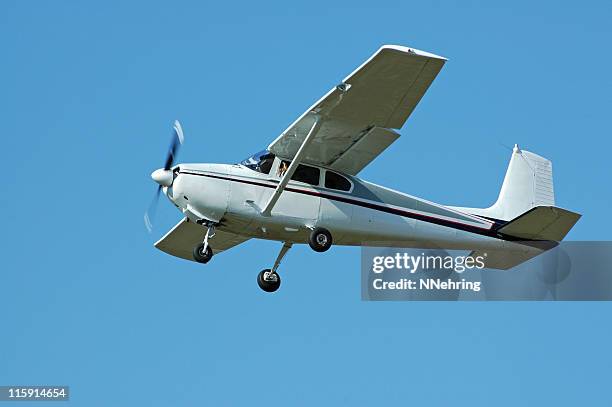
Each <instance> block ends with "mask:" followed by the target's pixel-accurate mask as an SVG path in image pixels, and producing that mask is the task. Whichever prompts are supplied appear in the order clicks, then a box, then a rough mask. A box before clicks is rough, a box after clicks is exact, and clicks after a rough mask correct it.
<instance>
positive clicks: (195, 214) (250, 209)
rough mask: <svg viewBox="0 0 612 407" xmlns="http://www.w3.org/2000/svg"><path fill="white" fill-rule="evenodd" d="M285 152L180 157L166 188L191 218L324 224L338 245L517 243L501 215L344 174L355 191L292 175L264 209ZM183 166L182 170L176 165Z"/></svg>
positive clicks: (274, 230)
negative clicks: (246, 160) (270, 159)
mask: <svg viewBox="0 0 612 407" xmlns="http://www.w3.org/2000/svg"><path fill="white" fill-rule="evenodd" d="M279 165H280V160H279V159H278V158H276V159H275V162H274V165H273V166H272V168H271V170H270V171H269V174H264V173H261V172H257V171H255V170H253V169H250V168H247V167H245V166H243V165H239V164H235V165H228V164H181V165H178V166H176V167H175V172H176V175H175V179H174V183H173V185H172V186H171V187H170V188H164V191H165V193H166V195H167V196H168V198H169V199H170V200H171V201H172V202H173V203H174V204H175V205H176V206H177V207H178V208H179V209H180V210H181V211H182V212H183V213H184V214H185V215H186V216H187V217H189V218H190V219H191V220H192V221H194V222H197V221H202V220H207V221H212V222H214V223H217V224H218V228H219V229H220V230H227V231H228V232H232V233H235V234H239V235H242V236H246V237H253V238H260V239H269V240H278V241H286V242H292V243H305V242H306V241H307V239H308V235H309V233H310V231H311V230H312V229H313V228H315V227H324V228H326V229H328V230H329V231H331V232H332V234H333V240H334V244H336V245H373V246H391V245H401V246H403V247H419V248H445V249H465V250H478V249H487V248H491V249H493V248H495V249H499V248H504V247H507V246H509V245H514V244H513V243H512V242H507V241H504V240H503V239H500V238H498V237H497V236H495V232H494V226H495V221H493V220H489V219H485V218H482V217H478V216H474V215H471V214H467V213H463V212H460V211H457V210H455V209H451V208H449V207H446V206H443V205H439V204H435V203H432V202H429V201H426V200H422V199H419V198H416V197H413V196H410V195H407V194H403V193H401V192H397V191H393V190H390V189H388V188H384V187H381V186H378V185H375V184H372V183H369V182H366V181H363V180H360V179H359V178H357V177H353V176H347V175H343V176H344V177H345V178H346V179H348V180H349V181H350V183H351V188H350V190H349V191H339V190H335V189H333V188H326V187H325V182H324V180H325V176H326V175H325V174H326V172H327V171H331V170H328V169H325V168H321V167H316V168H319V170H320V181H319V184H318V185H310V184H307V183H304V182H298V181H293V180H291V181H290V182H289V184H288V187H287V188H286V190H285V191H284V192H283V193H282V195H281V197H280V199H279V200H278V202H277V204H276V205H275V206H274V208H273V210H272V212H271V215H270V216H264V215H262V214H261V208H262V207H263V206H264V205H265V204H266V202H267V201H268V199H269V197H270V196H271V195H272V193H273V192H274V189H275V188H276V185H277V184H278V182H279V180H280V175H279V174H278V168H279ZM177 169H178V171H176V170H177Z"/></svg>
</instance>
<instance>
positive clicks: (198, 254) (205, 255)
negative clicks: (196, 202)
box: [193, 223, 215, 264]
mask: <svg viewBox="0 0 612 407" xmlns="http://www.w3.org/2000/svg"><path fill="white" fill-rule="evenodd" d="M214 236H215V225H214V224H212V223H211V224H208V225H207V229H206V235H204V241H203V242H202V243H200V244H199V245H197V246H196V247H194V248H193V259H194V260H195V261H197V262H198V263H203V264H206V263H208V262H209V261H210V259H212V256H213V251H212V248H211V247H210V246H209V245H208V239H210V238H212V237H214Z"/></svg>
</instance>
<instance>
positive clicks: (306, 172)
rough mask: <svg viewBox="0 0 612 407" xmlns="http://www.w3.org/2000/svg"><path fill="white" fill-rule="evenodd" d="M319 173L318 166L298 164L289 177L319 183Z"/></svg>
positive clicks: (311, 183)
mask: <svg viewBox="0 0 612 407" xmlns="http://www.w3.org/2000/svg"><path fill="white" fill-rule="evenodd" d="M319 174H320V170H319V169H318V168H315V167H309V166H306V165H298V167H297V170H295V172H294V173H293V176H292V177H291V179H292V180H294V181H300V182H305V183H307V184H310V185H319Z"/></svg>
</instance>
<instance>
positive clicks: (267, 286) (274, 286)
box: [257, 269, 281, 293]
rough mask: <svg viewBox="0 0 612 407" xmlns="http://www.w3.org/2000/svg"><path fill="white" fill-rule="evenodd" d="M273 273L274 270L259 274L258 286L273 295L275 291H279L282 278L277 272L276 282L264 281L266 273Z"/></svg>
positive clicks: (263, 271)
mask: <svg viewBox="0 0 612 407" xmlns="http://www.w3.org/2000/svg"><path fill="white" fill-rule="evenodd" d="M271 271H272V270H270V269H265V270H262V271H260V272H259V274H257V285H258V286H259V288H261V289H262V290H264V291H265V292H267V293H273V292H274V291H276V290H278V287H280V285H281V278H280V276H279V275H278V274H277V273H276V272H274V274H273V276H274V280H265V279H264V273H269V272H271Z"/></svg>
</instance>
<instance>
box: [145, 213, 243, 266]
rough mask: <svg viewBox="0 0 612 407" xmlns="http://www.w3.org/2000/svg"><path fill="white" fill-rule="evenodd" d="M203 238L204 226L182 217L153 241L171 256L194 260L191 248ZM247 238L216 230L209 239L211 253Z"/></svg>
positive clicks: (228, 247)
mask: <svg viewBox="0 0 612 407" xmlns="http://www.w3.org/2000/svg"><path fill="white" fill-rule="evenodd" d="M203 238H204V228H203V227H202V226H200V225H196V224H195V223H193V222H189V220H188V219H187V218H184V219H183V220H181V221H180V222H179V223H177V224H176V226H174V227H173V228H172V229H171V230H170V231H169V232H168V233H166V235H165V236H164V237H162V238H161V239H159V240H158V241H157V242H156V243H155V247H156V248H158V249H159V250H161V251H163V252H165V253H168V254H170V255H172V256H175V257H180V258H182V259H185V260H191V261H194V260H193V248H194V247H195V246H196V245H197V244H199V243H201V242H202V239H203ZM247 240H249V238H248V237H244V236H240V235H237V234H234V233H229V232H224V231H221V230H217V231H216V232H215V237H213V238H212V239H211V240H210V247H212V249H213V253H214V254H217V253H220V252H223V251H225V250H228V249H231V248H232V247H234V246H237V245H239V244H240V243H243V242H246V241H247Z"/></svg>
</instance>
